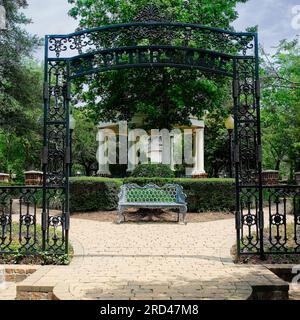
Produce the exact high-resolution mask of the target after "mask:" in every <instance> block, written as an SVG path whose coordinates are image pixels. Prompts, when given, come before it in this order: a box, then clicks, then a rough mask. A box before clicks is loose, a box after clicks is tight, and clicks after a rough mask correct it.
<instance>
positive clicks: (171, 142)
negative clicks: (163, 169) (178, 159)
mask: <svg viewBox="0 0 300 320" xmlns="http://www.w3.org/2000/svg"><path fill="white" fill-rule="evenodd" d="M174 149H175V146H174V136H173V135H172V136H171V137H170V169H171V170H173V171H175V161H174Z"/></svg>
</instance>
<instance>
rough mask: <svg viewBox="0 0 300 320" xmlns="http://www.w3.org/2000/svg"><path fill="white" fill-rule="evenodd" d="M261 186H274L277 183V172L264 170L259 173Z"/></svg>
mask: <svg viewBox="0 0 300 320" xmlns="http://www.w3.org/2000/svg"><path fill="white" fill-rule="evenodd" d="M261 177H262V184H263V185H276V184H278V183H279V172H278V171H277V170H264V171H262V173H261Z"/></svg>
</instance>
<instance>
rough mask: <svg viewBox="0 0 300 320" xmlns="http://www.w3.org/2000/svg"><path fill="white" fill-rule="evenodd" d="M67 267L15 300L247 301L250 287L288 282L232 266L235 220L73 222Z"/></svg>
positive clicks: (46, 272)
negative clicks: (28, 295) (30, 296)
mask: <svg viewBox="0 0 300 320" xmlns="http://www.w3.org/2000/svg"><path fill="white" fill-rule="evenodd" d="M71 241H72V243H73V246H74V252H75V256H74V258H73V260H72V263H71V264H70V266H45V267H42V268H40V269H39V270H38V271H37V272H35V273H34V274H33V275H31V276H30V277H28V278H27V279H26V280H24V281H23V282H22V283H21V284H19V285H18V298H20V299H22V298H25V297H26V294H25V293H24V292H26V291H35V292H34V293H32V294H33V296H34V297H36V298H37V297H38V293H40V294H41V296H40V297H41V298H43V297H45V296H46V295H47V293H46V292H49V291H52V288H53V291H54V295H55V297H56V298H57V299H176V300H177V299H180V300H184V299H222V300H223V299H247V298H249V296H250V295H251V292H252V286H253V285H258V284H259V285H269V284H271V283H272V284H274V283H275V284H278V285H282V284H284V282H283V281H281V280H280V279H279V278H277V277H276V276H275V275H274V274H273V273H272V272H270V271H269V270H267V269H266V268H264V267H262V266H242V265H234V264H233V263H232V259H231V256H230V248H231V246H232V244H233V243H234V241H235V229H234V219H228V220H220V221H212V222H203V223H188V224H187V225H178V224H170V223H159V224H158V223H125V224H121V225H117V224H114V223H110V222H98V221H89V220H80V219H71Z"/></svg>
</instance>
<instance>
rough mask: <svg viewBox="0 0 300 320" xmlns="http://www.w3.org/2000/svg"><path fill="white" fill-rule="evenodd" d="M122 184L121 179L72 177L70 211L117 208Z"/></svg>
mask: <svg viewBox="0 0 300 320" xmlns="http://www.w3.org/2000/svg"><path fill="white" fill-rule="evenodd" d="M121 184H122V180H121V179H109V178H89V177H88V178H82V177H80V178H71V179H70V211H71V212H76V211H97V210H114V209H116V208H117V206H118V193H119V190H120V186H121Z"/></svg>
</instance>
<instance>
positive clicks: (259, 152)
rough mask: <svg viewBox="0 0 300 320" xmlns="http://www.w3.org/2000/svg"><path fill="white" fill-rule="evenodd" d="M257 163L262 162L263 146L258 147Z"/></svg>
mask: <svg viewBox="0 0 300 320" xmlns="http://www.w3.org/2000/svg"><path fill="white" fill-rule="evenodd" d="M257 161H258V162H262V145H261V144H259V145H258V146H257Z"/></svg>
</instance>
